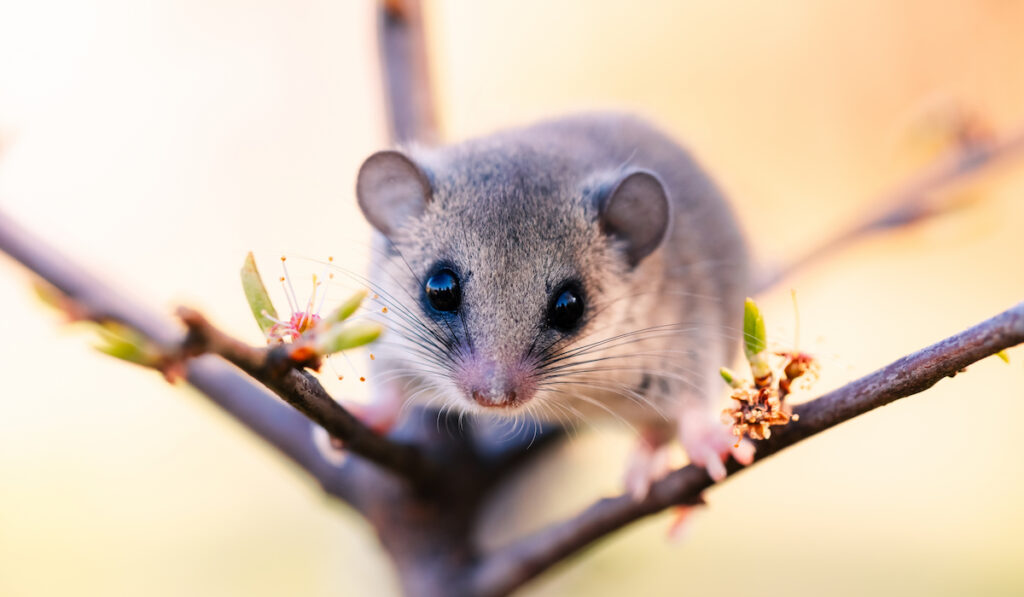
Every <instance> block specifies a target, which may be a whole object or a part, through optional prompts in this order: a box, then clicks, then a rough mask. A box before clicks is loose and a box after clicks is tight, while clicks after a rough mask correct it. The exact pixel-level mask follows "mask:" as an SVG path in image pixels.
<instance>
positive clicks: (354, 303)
mask: <svg viewBox="0 0 1024 597" xmlns="http://www.w3.org/2000/svg"><path fill="white" fill-rule="evenodd" d="M366 295H367V292H366V291H365V290H359V291H356V292H355V293H354V294H353V295H352V296H350V297H349V298H348V300H346V301H345V302H344V303H342V304H341V306H339V307H338V308H337V309H335V310H334V311H331V314H330V315H328V316H327V317H325V318H324V323H326V324H333V323H338V322H341V321H345V320H346V319H348V318H349V317H351V316H352V314H353V313H355V312H356V309H358V308H359V305H361V304H363V300H364V299H365V298H366Z"/></svg>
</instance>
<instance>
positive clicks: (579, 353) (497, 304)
mask: <svg viewBox="0 0 1024 597" xmlns="http://www.w3.org/2000/svg"><path fill="white" fill-rule="evenodd" d="M356 187H357V188H356V195H357V198H358V202H359V205H360V208H361V209H362V211H363V213H364V215H365V216H366V218H367V220H368V221H369V222H370V224H371V225H373V227H374V228H375V229H376V234H375V240H374V243H375V247H376V249H377V250H376V251H375V253H376V254H375V256H374V257H373V262H372V264H371V282H372V285H373V289H374V291H375V292H376V293H377V295H378V300H380V301H381V302H382V303H383V305H384V307H383V308H382V309H381V311H385V310H386V314H381V316H380V319H381V320H382V321H383V323H384V324H385V325H386V326H387V328H388V330H389V331H388V333H387V334H386V335H385V338H384V339H383V341H382V342H381V343H380V344H379V346H377V347H376V348H375V350H374V352H375V360H374V361H373V362H372V363H371V365H372V369H371V374H370V383H372V384H374V387H373V388H372V391H371V395H372V398H373V401H374V404H375V406H374V409H375V410H376V412H377V413H378V414H377V415H376V418H377V419H378V420H383V419H387V418H389V417H390V418H392V419H393V418H394V417H395V416H397V413H398V412H399V410H400V409H401V408H402V407H403V406H405V405H407V404H409V403H425V404H426V403H432V404H433V405H434V406H437V407H440V408H442V409H453V410H455V411H457V412H474V413H486V414H492V415H496V416H503V417H510V418H519V419H522V418H528V419H534V420H547V421H553V422H557V423H561V424H565V425H576V424H578V423H579V422H581V421H586V422H595V421H599V420H602V419H611V420H619V421H621V422H624V423H626V424H628V425H629V426H631V427H633V428H634V429H636V430H637V431H638V433H639V434H640V436H641V438H642V441H641V443H640V449H639V450H638V453H637V457H635V458H634V460H633V465H632V466H631V467H630V470H631V472H630V473H629V475H630V476H629V484H630V487H631V490H633V492H634V493H636V494H639V495H642V494H643V491H644V489H645V487H646V486H647V484H648V483H649V482H650V480H652V479H653V478H654V477H656V476H658V475H659V474H661V472H663V469H664V466H665V465H663V464H658V463H659V462H660V461H663V460H664V459H663V458H660V457H659V451H660V448H661V446H663V445H664V444H665V443H666V442H668V441H669V440H670V439H671V438H673V437H676V436H678V437H679V438H680V440H681V441H682V444H683V447H684V448H685V449H686V451H687V453H688V455H689V457H690V460H691V461H692V462H695V463H698V464H701V465H703V466H707V467H708V470H709V472H710V473H711V474H712V476H721V475H724V473H725V470H724V466H723V465H722V461H723V459H724V458H725V456H727V455H728V453H729V451H730V448H731V447H732V444H733V443H734V438H732V437H731V436H730V435H729V434H728V431H727V430H726V428H725V426H724V425H723V424H722V423H721V422H720V421H719V418H718V416H717V409H716V405H717V397H719V396H720V395H721V391H722V382H721V380H720V379H719V377H718V375H717V371H718V369H719V367H721V366H723V365H727V364H730V363H731V362H732V360H733V358H734V356H735V354H736V349H737V348H738V340H739V329H740V325H741V321H740V319H741V316H742V313H743V310H742V305H743V299H744V297H745V295H746V293H747V289H748V278H749V266H748V257H747V250H746V244H745V242H744V238H743V236H742V234H741V231H740V228H739V226H738V224H737V222H736V219H735V218H734V216H733V214H732V211H731V210H730V208H729V206H728V205H727V203H726V201H725V200H724V198H723V197H722V193H721V192H720V191H719V189H718V188H717V186H716V185H715V184H714V182H713V181H712V180H711V178H710V177H709V176H708V175H707V174H706V173H705V172H704V170H703V169H702V168H701V167H700V165H699V164H698V163H697V162H696V161H695V160H694V158H693V157H692V156H691V155H690V154H689V153H688V152H687V151H686V150H685V149H683V148H682V147H681V146H680V145H678V144H677V143H676V142H674V141H673V140H672V139H670V138H669V137H668V136H666V135H665V134H663V133H661V132H660V131H658V130H657V129H656V128H655V127H653V126H652V125H650V124H648V123H646V122H645V121H643V120H641V119H639V118H637V117H634V116H631V115H626V114H617V113H598V114H584V115H578V116H570V117H564V118H559V119H555V120H549V121H545V122H541V123H539V124H535V125H532V126H527V127H524V128H517V129H512V130H508V131H504V132H499V133H496V134H493V135H489V136H485V137H481V138H477V139H473V140H469V141H465V142H461V143H457V144H454V145H449V146H443V147H419V146H410V147H404V148H401V149H399V150H388V151H382V152H378V153H376V154H374V155H372V156H370V157H369V158H368V159H367V160H366V161H365V162H364V164H363V165H362V167H361V169H360V171H359V175H358V178H357V185H356ZM380 413H385V414H383V415H382V414H380ZM736 455H737V457H738V458H741V459H743V460H748V459H749V457H750V455H751V453H750V451H749V450H744V451H743V453H737V454H736Z"/></svg>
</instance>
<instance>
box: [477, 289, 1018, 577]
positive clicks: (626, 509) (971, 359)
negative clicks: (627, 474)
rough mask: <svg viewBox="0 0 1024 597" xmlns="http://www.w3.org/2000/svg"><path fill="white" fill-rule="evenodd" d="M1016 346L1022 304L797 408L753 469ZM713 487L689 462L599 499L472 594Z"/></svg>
mask: <svg viewBox="0 0 1024 597" xmlns="http://www.w3.org/2000/svg"><path fill="white" fill-rule="evenodd" d="M1021 343H1024V303H1019V304H1018V305H1016V306H1015V307H1013V308H1011V309H1008V310H1007V311H1004V312H1003V313H1001V314H999V315H997V316H995V317H993V318H991V319H989V320H987V321H984V322H982V323H980V324H978V325H976V326H974V327H972V328H970V329H968V330H966V331H964V332H961V333H959V334H956V335H955V336H951V337H949V338H947V339H945V340H943V341H941V342H938V343H936V344H933V345H931V346H929V347H927V348H924V349H922V350H919V351H917V352H915V353H913V354H911V355H909V356H906V357H903V358H901V359H899V360H897V361H895V362H893V363H891V364H889V365H887V366H885V367H883V368H881V369H879V370H877V371H875V372H874V373H871V374H869V375H866V376H864V377H862V378H860V379H858V380H856V381H853V382H850V383H848V384H846V385H845V386H843V387H841V388H839V389H837V390H833V391H832V392H829V393H827V394H825V395H824V396H821V397H820V398H818V399H816V400H812V401H810V402H807V403H805V404H801V405H799V406H797V407H796V408H795V409H794V412H795V413H796V414H798V415H799V417H800V418H799V421H795V422H791V423H790V424H788V425H786V426H785V427H782V428H777V429H778V431H774V430H773V435H772V437H771V439H769V440H766V441H763V442H758V444H757V456H756V459H755V461H754V464H756V463H757V462H760V461H762V460H764V459H765V458H767V457H769V456H771V455H772V454H775V453H776V452H778V451H780V450H782V449H784V448H787V447H789V446H792V445H793V444H795V443H797V442H799V441H801V440H803V439H805V438H808V437H810V436H812V435H815V434H817V433H820V432H822V431H825V430H826V429H830V428H832V427H834V426H836V425H838V424H840V423H842V422H844V421H848V420H850V419H852V418H853V417H856V416H858V415H861V414H864V413H866V412H868V411H870V410H873V409H876V408H878V407H880V406H884V405H886V404H889V403H890V402H893V401H895V400H898V399H900V398H905V397H907V396H911V395H913V394H917V393H918V392H922V391H924V390H926V389H928V388H930V387H931V386H933V385H935V384H936V383H937V382H939V381H941V380H942V379H943V378H944V377H952V376H954V375H956V374H957V373H958V372H960V371H962V370H963V369H964V368H965V367H967V366H968V365H970V364H972V363H975V362H977V361H979V360H981V359H983V358H986V357H988V356H991V355H993V354H995V353H997V352H999V351H1000V350H1003V349H1006V348H1009V347H1011V346H1016V345H1018V344H1021ZM750 466H752V465H750ZM744 468H745V467H743V466H741V465H740V464H738V463H737V462H736V461H734V460H730V462H729V463H728V471H729V474H730V475H733V474H735V473H737V472H739V471H741V470H743V469H744ZM712 484H713V481H712V480H711V478H710V477H708V475H707V473H706V471H705V470H704V469H702V468H699V467H696V466H693V465H689V466H686V467H684V468H682V469H679V470H677V471H675V472H673V473H671V474H670V475H669V476H667V477H666V478H664V479H662V480H661V481H658V482H656V483H655V484H654V485H652V487H651V491H650V494H649V495H648V496H647V497H646V498H645V499H644V500H642V501H634V500H633V499H632V498H631V497H630V496H626V495H624V496H619V497H615V498H607V499H603V500H600V501H598V502H596V503H594V504H593V505H591V506H590V507H589V508H587V509H586V510H584V511H583V512H581V513H579V514H578V515H576V516H575V517H573V518H571V519H569V520H566V521H564V522H561V523H557V524H554V525H552V526H550V527H548V528H546V529H543V530H541V531H539V532H537V533H535V534H533V535H531V536H528V537H526V538H524V539H521V540H519V541H517V542H515V543H513V544H511V545H509V546H507V547H504V548H502V549H500V550H498V551H496V552H495V553H493V554H491V555H490V556H488V557H486V558H484V559H483V560H482V563H481V564H480V565H479V567H478V569H477V570H476V571H475V573H474V575H473V577H472V580H471V589H470V592H471V593H472V594H474V595H487V596H497V595H506V594H508V593H510V592H512V591H513V590H515V589H517V588H518V587H520V586H521V585H523V584H524V583H526V582H527V581H528V580H530V579H532V578H534V577H536V576H537V575H538V574H540V573H541V572H543V571H545V570H547V569H548V568H550V567H551V566H553V565H554V564H556V563H557V562H559V561H561V560H563V559H564V558H566V557H568V556H570V555H572V554H574V553H576V552H577V551H579V550H581V549H583V548H585V547H587V546H589V545H590V544H592V543H593V542H595V541H597V540H598V539H601V538H603V537H605V536H607V535H608V534H610V533H612V532H614V531H617V530H618V529H620V528H622V527H624V526H626V525H628V524H630V523H632V522H634V521H636V520H638V519H640V518H643V517H644V516H647V515H649V514H653V513H655V512H660V511H661V510H664V509H665V508H668V507H670V506H675V505H681V504H691V503H695V502H697V501H698V500H699V499H700V496H701V493H702V492H703V491H704V490H705V489H707V488H708V487H710V486H711V485H712Z"/></svg>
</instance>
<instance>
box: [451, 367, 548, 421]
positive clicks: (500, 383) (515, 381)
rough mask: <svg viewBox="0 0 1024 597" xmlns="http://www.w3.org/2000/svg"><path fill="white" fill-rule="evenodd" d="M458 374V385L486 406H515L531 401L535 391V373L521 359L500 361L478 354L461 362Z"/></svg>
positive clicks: (466, 394)
mask: <svg viewBox="0 0 1024 597" xmlns="http://www.w3.org/2000/svg"><path fill="white" fill-rule="evenodd" d="M460 365H461V366H460V367H459V368H458V369H457V371H456V374H455V381H456V384H457V385H458V387H459V388H460V389H461V390H462V391H463V392H464V393H465V396H466V399H467V400H472V401H473V402H475V403H477V404H478V405H480V406H482V407H484V408H486V409H495V410H497V409H514V408H518V407H520V406H522V405H523V404H525V403H526V402H529V401H530V399H531V398H532V397H533V393H534V391H535V384H534V380H533V378H534V376H533V374H532V371H531V369H530V368H529V366H528V364H526V363H523V362H522V359H519V358H516V359H510V360H508V361H505V362H501V361H499V360H498V359H495V358H493V357H489V356H481V355H479V354H476V355H472V356H471V357H470V358H467V359H465V360H464V361H462V362H461V363H460Z"/></svg>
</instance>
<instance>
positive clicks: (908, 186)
mask: <svg viewBox="0 0 1024 597" xmlns="http://www.w3.org/2000/svg"><path fill="white" fill-rule="evenodd" d="M1022 153H1024V127H1021V128H1018V129H1016V130H1015V131H1014V132H1012V133H1010V134H1009V135H1006V136H1004V137H1003V138H1002V139H1000V140H996V141H978V142H975V143H972V144H969V145H966V146H963V147H961V148H960V149H959V150H958V151H956V152H955V153H953V154H952V155H950V156H947V157H944V158H943V159H941V160H939V161H938V162H937V163H936V164H934V165H933V166H932V167H931V168H930V169H928V170H926V171H925V172H923V173H921V174H919V175H918V176H917V177H915V178H913V179H911V180H909V181H907V182H905V183H904V184H902V185H900V186H899V187H897V188H896V189H894V190H892V191H890V192H889V193H887V194H885V195H883V196H881V197H879V198H878V199H876V200H874V201H871V202H869V205H871V206H872V208H871V209H872V210H873V211H871V212H869V213H867V214H865V215H864V216H862V217H861V218H860V219H859V220H857V221H856V222H855V223H854V224H853V225H852V226H850V227H849V228H847V229H845V230H843V231H841V232H839V233H838V234H835V235H833V236H831V237H830V238H828V239H826V240H824V241H822V242H821V243H819V244H817V245H815V246H814V247H813V248H812V249H810V250H808V251H806V252H804V253H803V254H802V255H801V256H799V257H798V258H796V259H794V260H792V261H791V262H789V263H788V264H786V265H784V266H782V267H776V268H765V271H767V272H768V273H767V275H765V276H764V277H763V278H762V279H761V280H759V281H757V283H756V284H755V287H756V289H757V292H760V291H763V290H766V289H768V288H771V287H772V286H775V285H776V284H778V283H779V282H781V281H782V280H784V279H786V278H789V277H791V276H792V275H793V274H794V273H795V272H797V271H799V270H802V269H804V268H806V267H807V266H809V265H812V264H814V263H817V262H819V261H821V260H822V259H823V258H824V257H828V256H830V255H832V254H833V253H835V252H837V251H839V250H841V249H843V248H845V247H847V246H849V245H850V244H852V243H854V242H856V241H858V240H860V239H862V238H864V237H865V236H868V235H870V234H874V233H876V232H881V231H884V230H890V229H893V228H899V227H902V226H908V225H910V224H913V223H916V222H919V221H921V220H924V219H927V218H929V217H932V216H935V215H938V214H940V213H942V212H943V211H945V210H946V209H948V206H941V205H936V202H935V201H934V198H933V195H934V194H936V193H938V192H940V191H944V190H946V189H948V188H949V187H951V186H953V185H956V184H960V183H963V182H965V181H967V180H968V179H970V178H971V177H974V176H977V175H979V174H981V173H982V172H984V171H986V170H989V169H991V168H993V167H995V166H997V165H1000V164H1003V163H1005V162H1006V161H1008V160H1010V159H1013V158H1015V157H1019V155H1020V154H1022Z"/></svg>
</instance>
